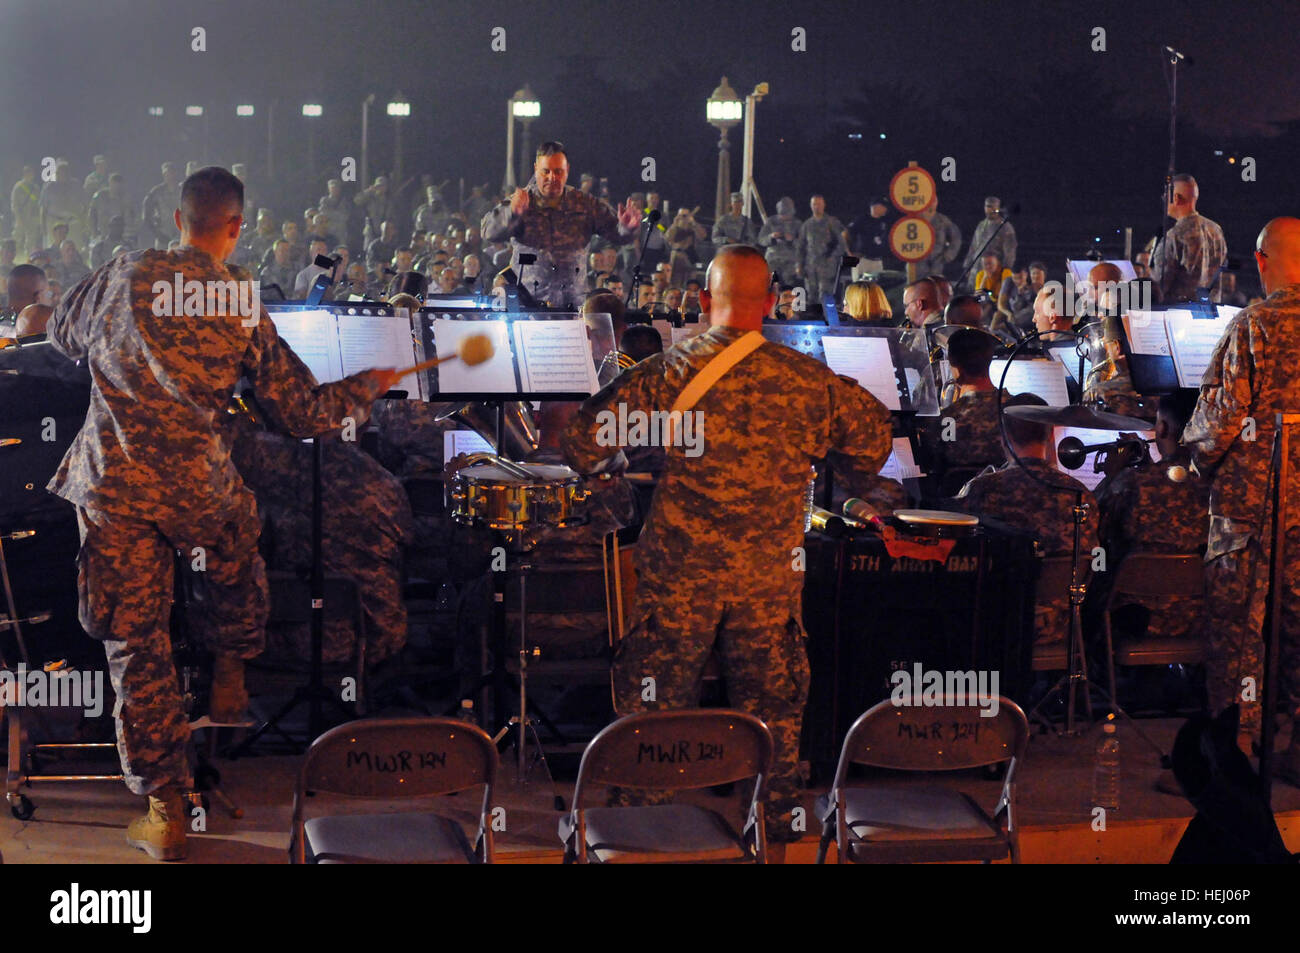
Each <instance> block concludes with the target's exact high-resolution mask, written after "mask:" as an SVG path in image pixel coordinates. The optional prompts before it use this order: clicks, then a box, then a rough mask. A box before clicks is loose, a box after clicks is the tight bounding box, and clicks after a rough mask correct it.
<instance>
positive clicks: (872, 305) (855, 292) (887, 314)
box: [844, 281, 894, 328]
mask: <svg viewBox="0 0 1300 953" xmlns="http://www.w3.org/2000/svg"><path fill="white" fill-rule="evenodd" d="M844 317H845V318H847V319H848V321H849V322H850V323H852V324H866V325H871V326H874V327H881V328H883V327H889V326H891V325H893V323H894V309H893V308H891V307H890V306H889V298H888V297H886V295H885V289H884V288H882V287H880V285H878V284H876V283H875V282H874V281H855V282H852V283H851V284H850V285H849V286H848V287H847V288H845V289H844Z"/></svg>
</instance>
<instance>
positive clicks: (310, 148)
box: [302, 103, 324, 180]
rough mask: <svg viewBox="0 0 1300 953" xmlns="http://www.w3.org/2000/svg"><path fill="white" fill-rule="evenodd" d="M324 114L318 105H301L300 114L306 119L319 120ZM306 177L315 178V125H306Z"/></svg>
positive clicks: (311, 123) (310, 123) (312, 123)
mask: <svg viewBox="0 0 1300 953" xmlns="http://www.w3.org/2000/svg"><path fill="white" fill-rule="evenodd" d="M323 113H324V110H323V109H322V108H321V104H320V103H303V104H302V114H303V116H304V117H305V118H307V119H319V118H320V117H321V115H322V114H323ZM307 177H308V178H309V179H313V180H314V179H315V178H316V124H315V123H314V122H309V123H307Z"/></svg>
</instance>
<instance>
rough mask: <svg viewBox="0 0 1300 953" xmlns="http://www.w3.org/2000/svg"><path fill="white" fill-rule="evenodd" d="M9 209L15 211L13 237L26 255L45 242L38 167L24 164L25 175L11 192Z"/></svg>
mask: <svg viewBox="0 0 1300 953" xmlns="http://www.w3.org/2000/svg"><path fill="white" fill-rule="evenodd" d="M9 210H10V211H11V212H12V213H13V216H14V218H13V237H14V240H15V241H16V242H17V243H18V251H19V253H20V254H22V255H23V256H24V257H26V256H29V255H31V253H32V252H34V251H36V249H38V248H40V247H41V246H42V245H43V244H44V243H45V237H44V236H43V235H42V234H41V187H40V186H39V185H37V184H36V167H35V166H31V165H25V166H23V177H22V178H21V179H19V180H18V181H17V182H15V183H14V187H13V189H12V190H11V191H10V193H9Z"/></svg>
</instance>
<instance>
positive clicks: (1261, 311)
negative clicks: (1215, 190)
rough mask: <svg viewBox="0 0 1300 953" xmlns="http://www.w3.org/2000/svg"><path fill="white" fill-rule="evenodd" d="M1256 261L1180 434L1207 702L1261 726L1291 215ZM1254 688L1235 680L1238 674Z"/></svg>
mask: <svg viewBox="0 0 1300 953" xmlns="http://www.w3.org/2000/svg"><path fill="white" fill-rule="evenodd" d="M1256 248H1257V249H1258V250H1257V251H1256V252H1255V261H1256V263H1257V264H1258V266H1259V273H1260V279H1261V283H1262V284H1263V287H1264V290H1265V292H1266V293H1267V295H1268V296H1267V297H1266V298H1265V299H1264V300H1263V301H1261V302H1258V303H1256V304H1254V305H1251V306H1250V307H1249V308H1246V309H1245V310H1244V311H1242V312H1240V313H1239V314H1237V315H1235V316H1234V317H1233V319H1232V320H1231V321H1230V322H1229V324H1228V328H1227V330H1226V331H1225V332H1224V334H1223V337H1222V338H1221V339H1220V341H1219V344H1218V346H1217V347H1216V348H1215V350H1214V354H1213V356H1212V357H1211V359H1210V366H1209V368H1207V370H1206V372H1205V377H1204V378H1203V379H1202V381H1201V395H1200V401H1199V403H1198V404H1197V406H1196V412H1195V413H1194V414H1193V415H1192V419H1191V421H1190V422H1189V423H1188V424H1187V429H1186V430H1185V431H1184V433H1183V443H1184V445H1185V446H1187V447H1188V448H1190V449H1191V451H1192V460H1193V462H1194V463H1195V464H1196V466H1197V468H1198V470H1199V471H1200V472H1201V474H1202V475H1203V476H1204V477H1208V478H1212V480H1213V482H1212V484H1211V488H1210V532H1209V540H1208V543H1209V545H1208V549H1207V550H1206V553H1205V558H1206V561H1207V563H1208V565H1207V577H1206V584H1207V598H1208V601H1209V606H1210V615H1211V617H1212V618H1213V619H1214V625H1213V627H1212V631H1211V638H1210V648H1211V657H1210V660H1209V663H1208V665H1207V668H1208V684H1207V686H1206V687H1207V688H1208V690H1209V695H1210V705H1211V708H1212V710H1213V711H1216V712H1217V711H1220V710H1222V709H1223V708H1224V707H1226V706H1227V705H1230V704H1232V703H1233V702H1237V703H1240V704H1241V722H1240V730H1241V732H1242V734H1243V735H1244V736H1247V737H1253V736H1255V735H1256V734H1257V732H1258V731H1259V729H1260V726H1261V706H1260V699H1261V697H1262V686H1263V667H1262V661H1261V659H1262V648H1263V645H1262V632H1263V625H1264V610H1265V604H1266V601H1267V596H1268V590H1269V557H1270V553H1271V551H1272V545H1271V540H1272V521H1273V506H1272V494H1273V487H1274V485H1275V480H1274V477H1273V475H1272V472H1271V471H1272V459H1273V443H1274V439H1275V437H1276V422H1275V419H1274V415H1275V414H1277V413H1279V412H1282V411H1288V412H1289V411H1292V410H1294V409H1296V408H1300V378H1297V375H1296V368H1298V367H1300V333H1298V331H1300V220H1298V219H1294V218H1277V219H1274V220H1273V221H1271V222H1269V223H1268V225H1266V226H1265V227H1264V229H1263V231H1261V232H1260V234H1259V239H1258V242H1257V244H1256ZM1289 465H1290V480H1289V482H1288V484H1287V485H1286V486H1284V487H1283V488H1282V489H1283V491H1284V492H1285V493H1287V499H1288V510H1287V512H1288V520H1287V526H1286V546H1287V560H1288V563H1289V564H1290V563H1291V562H1292V561H1294V560H1295V559H1296V555H1297V553H1300V502H1297V501H1300V492H1297V490H1298V489H1300V441H1297V440H1293V441H1292V442H1291V460H1290V464H1289ZM1289 568H1290V566H1289V565H1288V567H1287V570H1284V571H1283V572H1282V585H1283V587H1284V588H1283V592H1282V598H1281V606H1282V613H1283V615H1282V635H1281V644H1280V646H1279V656H1278V658H1279V671H1278V676H1279V687H1280V691H1279V693H1278V694H1279V698H1281V699H1283V700H1284V701H1286V703H1287V706H1288V709H1289V710H1290V711H1291V712H1292V731H1291V739H1292V741H1291V747H1290V748H1289V749H1288V751H1287V752H1286V753H1285V755H1284V757H1283V758H1282V760H1281V761H1280V763H1279V764H1278V769H1277V770H1278V773H1279V775H1281V776H1283V777H1286V778H1288V779H1289V780H1291V781H1292V782H1293V783H1297V782H1300V745H1298V744H1297V740H1296V738H1297V730H1296V729H1297V727H1300V726H1298V725H1297V724H1296V720H1295V713H1296V712H1297V710H1300V709H1298V707H1297V705H1298V702H1300V576H1298V575H1297V574H1296V573H1294V572H1290V571H1288V570H1289ZM1247 678H1249V679H1253V680H1254V690H1253V691H1252V692H1243V679H1247Z"/></svg>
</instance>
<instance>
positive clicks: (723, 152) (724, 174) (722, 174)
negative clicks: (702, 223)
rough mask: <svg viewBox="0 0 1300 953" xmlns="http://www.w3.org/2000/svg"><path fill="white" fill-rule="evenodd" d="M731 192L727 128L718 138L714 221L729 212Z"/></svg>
mask: <svg viewBox="0 0 1300 953" xmlns="http://www.w3.org/2000/svg"><path fill="white" fill-rule="evenodd" d="M730 192H731V143H730V142H728V141H727V127H726V126H723V127H722V129H721V135H719V136H718V194H717V195H716V196H715V197H714V202H713V219H714V221H717V220H718V219H720V218H721V217H722V215H723V213H724V212H725V211H726V210H727V195H728V193H730Z"/></svg>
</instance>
